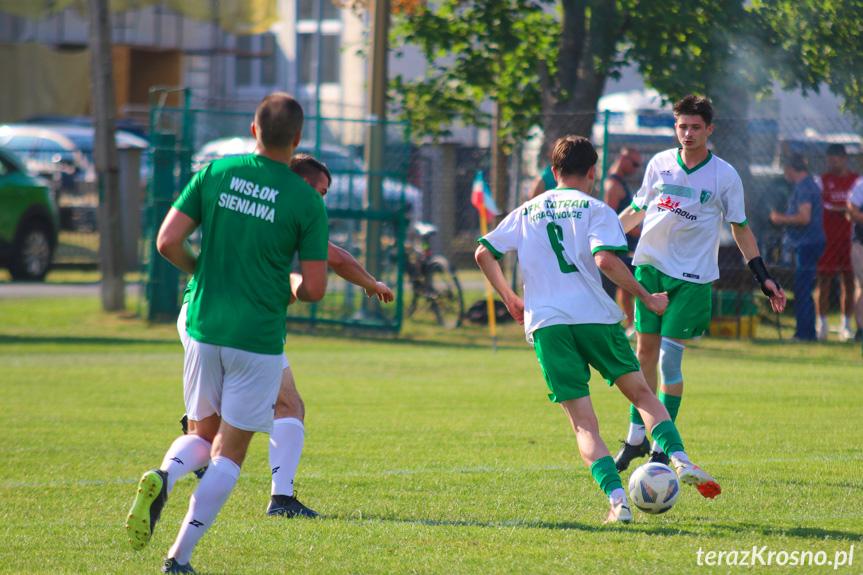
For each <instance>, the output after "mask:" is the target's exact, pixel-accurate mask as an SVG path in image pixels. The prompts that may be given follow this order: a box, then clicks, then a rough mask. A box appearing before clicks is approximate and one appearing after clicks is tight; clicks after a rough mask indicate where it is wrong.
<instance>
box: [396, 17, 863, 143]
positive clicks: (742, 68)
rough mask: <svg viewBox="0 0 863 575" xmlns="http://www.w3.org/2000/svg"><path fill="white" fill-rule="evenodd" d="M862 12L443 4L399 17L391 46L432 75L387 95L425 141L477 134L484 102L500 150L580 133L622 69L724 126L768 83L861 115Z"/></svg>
mask: <svg viewBox="0 0 863 575" xmlns="http://www.w3.org/2000/svg"><path fill="white" fill-rule="evenodd" d="M548 1H549V2H550V0H548ZM549 7H553V8H555V9H556V11H555V10H552V9H549ZM861 14H863V0H752V1H751V2H746V1H744V0H689V1H688V2H686V3H683V2H667V1H665V0H560V1H559V3H554V4H548V3H546V4H543V3H540V2H531V1H528V0H442V1H441V2H439V3H437V4H436V5H435V6H434V7H424V8H422V9H421V10H420V11H418V12H417V13H415V14H414V15H413V16H412V17H409V18H408V17H403V18H399V19H397V24H396V26H395V27H394V30H393V43H394V45H395V46H404V45H407V44H414V45H416V46H418V47H419V48H420V50H421V52H422V53H423V54H424V55H425V56H426V58H427V59H428V61H429V62H430V64H429V65H428V67H427V69H426V73H425V76H424V77H422V78H420V79H417V80H405V79H404V78H401V77H399V78H396V80H395V82H394V84H393V87H394V91H395V93H396V94H395V95H396V99H397V101H398V102H399V103H400V104H401V109H402V112H403V116H404V117H405V118H406V119H408V120H410V121H411V122H412V124H413V125H414V126H416V127H417V129H418V134H419V135H423V136H424V135H431V136H441V135H446V134H447V128H446V126H448V125H450V124H451V123H452V122H453V121H455V120H461V121H463V122H465V123H467V124H472V125H477V126H485V125H488V121H489V116H488V113H487V112H485V111H484V109H483V108H482V103H483V101H484V100H486V99H490V100H492V101H496V102H498V103H499V104H500V106H501V114H502V120H503V123H504V128H503V130H504V135H506V136H508V137H510V138H518V137H521V136H523V135H524V134H525V133H526V131H527V130H528V128H529V127H530V126H531V125H532V124H534V123H537V122H539V123H541V124H542V127H543V129H544V131H545V134H546V138H547V139H551V140H553V139H554V138H556V137H557V136H559V135H562V134H563V133H567V132H575V133H582V134H584V135H589V130H590V126H591V125H592V124H593V114H594V112H595V110H596V104H597V101H598V100H599V97H600V96H601V95H602V92H603V90H604V88H605V83H606V80H607V79H608V78H614V77H617V76H618V75H619V74H620V70H621V69H622V68H623V67H624V66H625V65H628V64H632V65H634V66H636V67H637V69H638V71H639V72H640V73H641V74H642V76H643V77H644V79H645V82H646V84H647V85H648V86H650V87H652V88H655V89H657V90H658V91H659V92H660V93H661V94H663V95H665V97H666V98H668V99H669V100H674V99H678V98H680V97H682V96H684V95H685V94H688V93H702V94H708V95H710V96H711V97H712V98H713V99H714V101H715V102H716V103H717V106H718V108H719V109H720V110H722V111H723V116H725V117H732V118H734V117H736V118H745V117H746V115H747V113H748V103H749V101H750V100H751V98H759V97H762V96H764V95H767V94H769V93H770V92H771V89H772V85H773V80H778V82H779V84H780V86H781V87H782V88H783V89H794V88H802V89H803V90H804V91H814V92H817V91H818V90H819V88H820V86H822V85H824V84H826V85H827V86H829V89H830V90H831V91H832V92H834V93H836V94H838V95H840V96H842V97H843V98H844V100H845V104H846V106H847V108H848V109H851V110H853V111H856V112H858V113H863V19H861V18H860V15H861ZM579 112H581V113H584V114H585V115H586V118H585V119H583V120H582V121H580V122H578V123H577V124H572V123H571V122H570V121H568V120H567V121H565V120H566V119H571V118H573V115H574V114H577V113H579Z"/></svg>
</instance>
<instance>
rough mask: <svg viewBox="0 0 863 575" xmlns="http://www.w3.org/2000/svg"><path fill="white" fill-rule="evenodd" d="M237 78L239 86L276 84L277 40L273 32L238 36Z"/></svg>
mask: <svg viewBox="0 0 863 575" xmlns="http://www.w3.org/2000/svg"><path fill="white" fill-rule="evenodd" d="M235 46H236V59H235V65H236V69H235V78H236V82H237V85H238V86H244V87H249V86H273V85H275V84H276V81H277V77H276V40H275V37H274V36H273V35H272V34H269V33H268V34H260V35H257V36H237V42H236V44H235Z"/></svg>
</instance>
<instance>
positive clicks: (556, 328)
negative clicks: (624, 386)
mask: <svg viewBox="0 0 863 575" xmlns="http://www.w3.org/2000/svg"><path fill="white" fill-rule="evenodd" d="M533 344H534V348H535V349H536V357H537V359H538V360H539V365H540V366H542V374H543V376H545V383H546V385H548V389H549V390H550V391H551V393H549V394H548V398H549V399H550V400H552V401H554V402H557V403H560V402H561V401H567V400H569V399H577V398H579V397H586V396H588V395H590V390H589V389H588V386H587V382H588V381H590V366H593V367H594V369H596V370H597V371H598V372H599V373H600V374H601V375H602V377H604V378H605V381H606V382H607V383H608V385H612V384H613V383H614V382H615V381H617V378H619V377H620V376H621V375H625V374H627V373H630V372H633V371H638V370H639V369H640V368H641V366H640V365H639V364H638V360H637V359H636V358H635V352H634V351H632V347H631V346H630V345H629V340H628V339H627V338H626V332H625V331H624V330H623V326H621V325H620V324H619V323H615V324H611V325H609V324H601V323H586V324H579V325H567V324H564V325H551V326H548V327H543V328H540V329H538V330H536V331H535V332H533Z"/></svg>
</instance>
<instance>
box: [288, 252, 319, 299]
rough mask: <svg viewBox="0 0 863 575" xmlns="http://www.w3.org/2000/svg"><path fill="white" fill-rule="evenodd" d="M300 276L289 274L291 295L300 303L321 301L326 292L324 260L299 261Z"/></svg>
mask: <svg viewBox="0 0 863 575" xmlns="http://www.w3.org/2000/svg"><path fill="white" fill-rule="evenodd" d="M300 272H301V273H300V274H295V273H294V274H291V293H292V294H293V295H294V297H296V298H297V299H298V300H300V301H304V302H308V303H314V302H316V301H321V299H323V297H324V294H325V293H326V291H327V262H326V260H300Z"/></svg>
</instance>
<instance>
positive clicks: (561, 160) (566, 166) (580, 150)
mask: <svg viewBox="0 0 863 575" xmlns="http://www.w3.org/2000/svg"><path fill="white" fill-rule="evenodd" d="M598 158H599V156H598V155H597V153H596V150H595V149H594V147H593V144H591V143H590V140H588V139H587V138H583V137H581V136H572V135H570V136H564V137H562V138H560V139H559V140H557V141H556V142H555V143H554V151H553V152H552V153H551V166H552V167H553V168H554V169H555V170H556V171H557V172H558V173H559V174H561V175H564V176H568V175H578V176H585V175H587V171H588V170H589V169H590V167H591V166H594V165H596V160H597V159H598Z"/></svg>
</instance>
